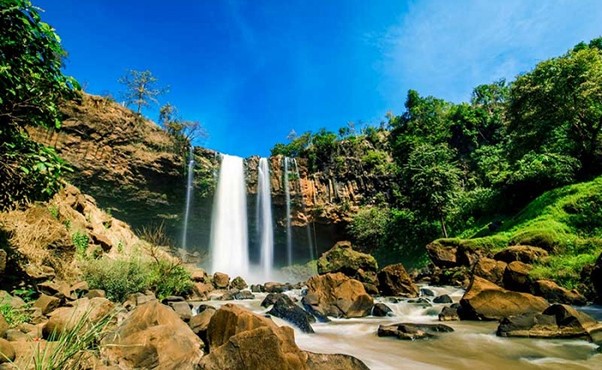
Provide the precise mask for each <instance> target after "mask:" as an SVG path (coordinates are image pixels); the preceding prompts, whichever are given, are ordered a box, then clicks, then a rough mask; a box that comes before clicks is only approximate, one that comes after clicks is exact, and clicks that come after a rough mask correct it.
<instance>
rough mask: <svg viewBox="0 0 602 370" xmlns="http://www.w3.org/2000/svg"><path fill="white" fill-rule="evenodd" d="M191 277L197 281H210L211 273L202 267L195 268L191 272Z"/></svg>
mask: <svg viewBox="0 0 602 370" xmlns="http://www.w3.org/2000/svg"><path fill="white" fill-rule="evenodd" d="M190 278H191V279H192V281H194V282H197V283H206V282H208V279H209V275H207V272H205V270H203V269H202V268H195V269H194V270H192V271H191V272H190Z"/></svg>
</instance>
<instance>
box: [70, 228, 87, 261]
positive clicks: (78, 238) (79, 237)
mask: <svg viewBox="0 0 602 370" xmlns="http://www.w3.org/2000/svg"><path fill="white" fill-rule="evenodd" d="M71 241H72V242H73V245H74V246H75V251H76V252H77V254H78V255H79V256H82V257H85V256H86V251H87V250H88V245H89V243H90V237H89V236H88V234H87V233H85V232H81V231H76V232H74V233H73V234H72V235H71Z"/></svg>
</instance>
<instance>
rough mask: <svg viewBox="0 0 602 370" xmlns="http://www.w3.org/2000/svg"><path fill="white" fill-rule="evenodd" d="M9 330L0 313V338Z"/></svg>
mask: <svg viewBox="0 0 602 370" xmlns="http://www.w3.org/2000/svg"><path fill="white" fill-rule="evenodd" d="M9 328H10V326H9V325H8V323H7V322H6V319H5V318H4V315H2V313H0V337H4V336H5V335H6V332H7V330H8V329H9Z"/></svg>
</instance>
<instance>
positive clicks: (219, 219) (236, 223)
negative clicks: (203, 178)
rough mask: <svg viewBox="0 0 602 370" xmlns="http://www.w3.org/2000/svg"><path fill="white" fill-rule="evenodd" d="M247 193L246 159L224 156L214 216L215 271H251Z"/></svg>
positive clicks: (238, 272)
mask: <svg viewBox="0 0 602 370" xmlns="http://www.w3.org/2000/svg"><path fill="white" fill-rule="evenodd" d="M246 193H247V192H246V185H245V176H244V166H243V159H242V158H240V157H234V156H230V155H223V156H222V164H221V168H220V172H219V179H218V183H217V189H216V193H215V199H214V203H213V214H212V216H211V241H210V252H211V260H212V270H213V272H216V271H220V272H225V273H227V274H229V275H232V276H236V275H240V276H245V275H246V274H247V273H248V271H249V247H248V244H249V243H248V237H247V200H246Z"/></svg>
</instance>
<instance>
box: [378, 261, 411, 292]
mask: <svg viewBox="0 0 602 370" xmlns="http://www.w3.org/2000/svg"><path fill="white" fill-rule="evenodd" d="M377 276H378V284H379V285H378V287H379V290H380V293H381V294H382V295H385V296H400V297H408V298H413V297H418V288H417V287H416V285H415V284H414V282H413V281H412V278H411V277H410V275H408V273H407V272H406V269H405V268H404V267H403V264H401V263H397V264H395V265H389V266H386V267H385V268H383V269H382V270H380V271H379V272H378V275H377Z"/></svg>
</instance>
